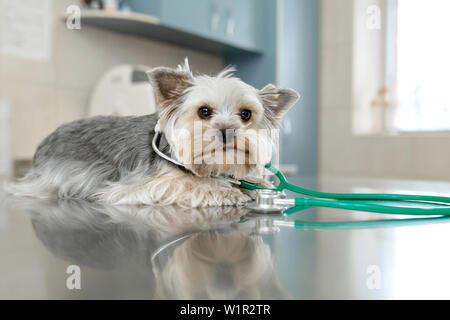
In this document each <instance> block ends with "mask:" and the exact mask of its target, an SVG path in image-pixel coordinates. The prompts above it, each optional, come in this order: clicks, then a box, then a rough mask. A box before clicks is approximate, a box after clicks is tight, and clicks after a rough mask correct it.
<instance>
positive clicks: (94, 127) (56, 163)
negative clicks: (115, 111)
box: [7, 61, 299, 207]
mask: <svg viewBox="0 0 450 320" xmlns="http://www.w3.org/2000/svg"><path fill="white" fill-rule="evenodd" d="M233 71H234V70H233V69H231V68H227V69H225V70H224V71H222V72H221V73H219V74H218V75H217V76H215V77H212V76H206V75H200V76H194V75H193V74H192V73H191V71H190V69H189V65H188V63H187V61H186V63H185V64H184V65H183V66H179V67H178V69H170V68H165V67H159V68H155V69H153V70H151V71H149V72H148V75H149V78H150V80H151V83H152V85H153V88H154V91H155V96H156V100H157V104H158V114H153V115H147V116H141V117H133V116H127V117H122V116H98V117H92V118H87V119H82V120H77V121H74V122H71V123H67V124H64V125H62V126H60V127H59V128H58V129H56V130H55V131H54V132H53V133H52V134H50V135H49V136H48V137H47V138H46V139H45V140H44V141H43V142H42V143H41V144H40V145H39V147H38V149H37V151H36V154H35V156H34V159H33V167H32V169H31V170H30V171H29V172H28V174H27V175H26V176H25V177H24V178H23V179H21V180H20V181H18V182H16V183H10V184H8V185H7V190H8V191H9V192H10V193H13V194H16V195H22V196H33V197H39V198H49V197H55V196H57V197H61V198H82V199H87V200H95V201H101V202H106V203H112V204H159V205H168V204H178V205H181V206H187V207H197V206H216V205H218V206H222V205H235V204H237V205H239V204H243V203H244V202H246V201H249V200H251V199H250V197H249V195H248V194H246V193H243V192H242V191H241V190H240V189H239V188H236V187H233V186H232V185H231V184H230V183H228V182H226V181H225V180H223V179H218V178H217V177H219V176H222V175H224V174H226V175H232V176H234V177H235V178H238V179H242V178H245V177H248V176H249V175H256V176H258V175H260V174H261V172H262V170H263V167H264V164H265V163H267V162H269V161H270V159H271V157H272V152H273V150H272V149H273V137H272V136H270V134H268V133H267V132H268V131H267V130H272V129H275V128H277V127H278V125H279V124H280V121H281V118H282V116H283V114H284V113H285V112H286V111H287V110H288V109H289V108H290V107H291V106H292V105H294V103H295V102H296V101H297V99H298V97H299V95H298V93H297V92H295V91H294V90H292V89H278V88H276V87H275V86H273V85H267V86H266V87H264V88H263V89H262V90H257V89H255V88H253V87H251V86H250V85H248V84H245V83H244V82H242V81H241V80H239V79H238V78H236V77H234V76H233ZM202 106H208V107H210V108H211V110H213V114H212V116H211V117H210V118H208V119H201V118H200V117H199V115H198V111H199V108H201V107H202ZM243 108H245V109H248V110H250V111H251V114H252V116H251V119H250V120H249V121H246V122H245V121H242V119H241V117H240V112H241V110H242V109H243ZM199 123H200V124H201V128H202V129H201V132H200V135H199V134H198V133H196V132H195V124H199ZM156 126H157V127H159V128H160V130H161V131H162V133H163V134H164V135H163V139H162V143H161V145H160V149H162V150H164V152H165V153H166V154H168V155H170V156H171V157H173V158H175V159H177V160H178V161H181V162H182V163H183V164H184V166H185V168H186V169H187V170H188V172H186V171H185V170H181V169H180V168H178V167H177V166H175V165H173V164H172V163H170V162H168V161H167V160H164V159H162V158H161V157H159V156H158V155H157V154H156V153H155V152H154V151H153V149H152V146H151V141H152V139H153V136H154V134H155V127H156ZM261 129H266V130H261ZM221 130H227V132H229V131H231V132H232V136H233V142H236V139H239V137H245V139H246V140H245V143H244V145H243V146H242V147H239V146H235V145H233V146H232V147H231V149H228V145H226V144H222V143H223V141H218V140H217V139H216V140H215V141H213V143H210V142H208V144H206V145H205V146H203V144H204V142H207V141H206V140H207V139H206V138H205V136H206V133H207V132H216V133H217V132H221ZM186 132H187V133H188V135H186ZM249 132H251V133H252V134H249ZM199 144H200V145H202V147H201V148H200V150H197V151H196V150H195V146H198V145H199ZM187 145H189V146H194V148H191V147H189V148H186V146H187ZM217 149H220V150H223V151H224V154H225V155H224V157H226V156H227V155H228V154H231V152H230V151H229V150H232V151H233V153H232V154H233V156H232V158H233V159H234V160H236V157H237V156H242V157H243V159H245V161H244V163H239V162H237V161H235V162H232V163H231V164H230V163H228V162H227V161H219V162H218V161H216V162H214V161H211V158H214V157H211V156H209V158H208V154H210V155H211V154H212V155H215V153H214V151H213V152H212V153H211V150H217ZM216 159H217V158H216Z"/></svg>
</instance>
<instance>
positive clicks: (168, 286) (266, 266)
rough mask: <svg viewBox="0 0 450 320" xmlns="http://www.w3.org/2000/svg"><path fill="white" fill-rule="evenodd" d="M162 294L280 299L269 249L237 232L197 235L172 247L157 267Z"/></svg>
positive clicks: (197, 297)
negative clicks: (169, 253)
mask: <svg viewBox="0 0 450 320" xmlns="http://www.w3.org/2000/svg"><path fill="white" fill-rule="evenodd" d="M156 274H157V284H158V294H159V297H160V298H176V299H281V298H286V297H287V295H286V294H285V292H284V291H283V290H282V287H281V285H280V283H279V281H278V278H277V276H276V273H275V271H274V265H273V261H272V257H271V252H270V248H269V247H268V246H267V245H266V244H265V243H264V242H263V240H262V239H261V237H258V236H248V235H246V234H244V233H241V232H238V231H231V232H221V231H215V230H214V231H207V232H202V233H197V234H195V235H193V236H192V237H190V238H189V239H188V240H186V241H185V242H183V243H182V244H181V245H180V246H179V247H177V248H176V249H175V250H173V254H172V256H171V257H170V258H169V259H168V261H167V264H166V265H165V266H163V267H162V269H161V271H158V268H156Z"/></svg>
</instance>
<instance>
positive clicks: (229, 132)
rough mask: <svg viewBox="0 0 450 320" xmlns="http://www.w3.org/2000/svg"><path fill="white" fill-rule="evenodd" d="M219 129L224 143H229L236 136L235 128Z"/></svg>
mask: <svg viewBox="0 0 450 320" xmlns="http://www.w3.org/2000/svg"><path fill="white" fill-rule="evenodd" d="M219 131H220V134H221V136H222V142H223V143H227V142H229V141H231V140H232V139H233V138H234V130H233V129H220V130H219Z"/></svg>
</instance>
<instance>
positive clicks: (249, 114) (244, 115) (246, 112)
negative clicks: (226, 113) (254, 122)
mask: <svg viewBox="0 0 450 320" xmlns="http://www.w3.org/2000/svg"><path fill="white" fill-rule="evenodd" d="M251 117H252V112H251V111H250V110H247V109H245V110H242V111H241V119H242V121H248V120H250V118H251Z"/></svg>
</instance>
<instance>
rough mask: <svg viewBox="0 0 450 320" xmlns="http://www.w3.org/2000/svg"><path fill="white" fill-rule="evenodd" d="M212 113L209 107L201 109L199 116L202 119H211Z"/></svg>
mask: <svg viewBox="0 0 450 320" xmlns="http://www.w3.org/2000/svg"><path fill="white" fill-rule="evenodd" d="M211 114H212V111H211V109H210V108H209V107H201V108H200V109H198V116H199V117H200V118H202V119H208V118H209V117H211Z"/></svg>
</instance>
